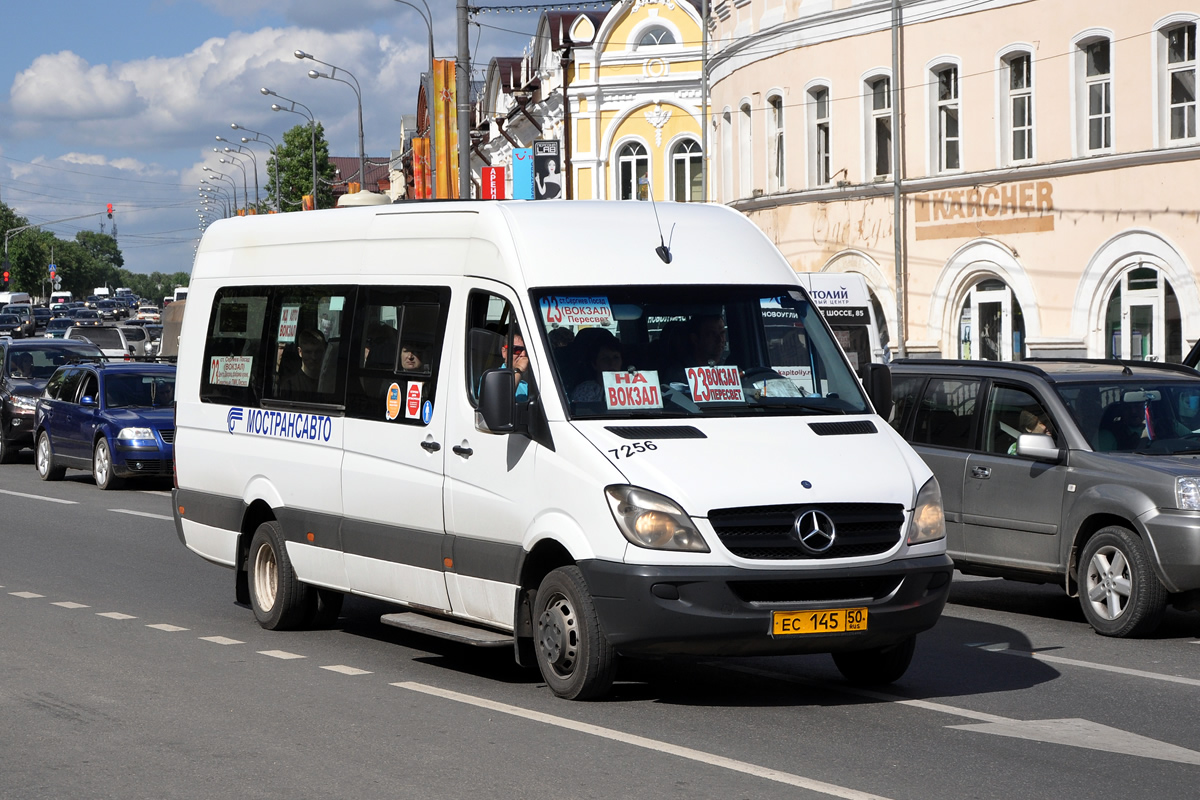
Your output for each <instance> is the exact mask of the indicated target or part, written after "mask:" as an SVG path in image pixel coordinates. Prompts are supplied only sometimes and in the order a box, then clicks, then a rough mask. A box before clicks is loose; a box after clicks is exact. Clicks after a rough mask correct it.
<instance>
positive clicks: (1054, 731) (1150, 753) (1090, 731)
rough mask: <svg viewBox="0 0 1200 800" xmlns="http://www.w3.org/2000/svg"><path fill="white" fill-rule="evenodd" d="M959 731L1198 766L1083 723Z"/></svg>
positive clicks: (1188, 756)
mask: <svg viewBox="0 0 1200 800" xmlns="http://www.w3.org/2000/svg"><path fill="white" fill-rule="evenodd" d="M948 727H951V728H955V729H957V730H960V731H975V732H977V733H991V734H994V735H996V736H1009V737H1012V738H1014V739H1031V740H1033V741H1035V742H1049V743H1050V744H1065V745H1068V746H1071V747H1085V748H1087V749H1089V750H1102V751H1104V752H1106V753H1121V754H1122V755H1127V756H1140V757H1142V758H1154V759H1158V760H1159V761H1174V762H1177V763H1180V764H1200V753H1197V752H1196V751H1195V750H1188V749H1186V748H1183V747H1176V746H1175V745H1173V744H1167V743H1166V742H1160V741H1158V740H1156V739H1151V738H1149V737H1146V736H1138V735H1137V734H1136V733H1130V732H1129V731H1123V730H1121V729H1120V728H1110V727H1108V726H1107V725H1101V724H1100V723H1098V722H1092V721H1091V720H1086V719H1033V720H1029V721H1027V722H1021V721H1013V722H988V723H984V724H982V725H950V726H948Z"/></svg>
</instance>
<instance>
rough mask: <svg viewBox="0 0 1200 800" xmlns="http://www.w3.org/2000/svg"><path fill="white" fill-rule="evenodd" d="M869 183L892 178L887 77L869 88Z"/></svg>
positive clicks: (867, 136)
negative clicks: (889, 176)
mask: <svg viewBox="0 0 1200 800" xmlns="http://www.w3.org/2000/svg"><path fill="white" fill-rule="evenodd" d="M866 100H867V135H866V139H865V141H866V143H867V154H866V155H867V179H868V180H874V179H875V178H886V177H887V176H888V175H891V174H892V80H891V78H889V77H887V76H886V75H884V76H883V77H879V78H871V79H870V80H868V81H867V85H866Z"/></svg>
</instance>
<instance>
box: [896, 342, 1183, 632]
mask: <svg viewBox="0 0 1200 800" xmlns="http://www.w3.org/2000/svg"><path fill="white" fill-rule="evenodd" d="M892 397H893V399H894V401H895V408H894V410H893V413H892V419H891V424H892V426H893V427H894V428H895V429H896V430H897V431H898V432H899V433H900V434H901V435H902V436H904V438H905V439H907V440H908V442H909V443H910V444H912V446H913V448H914V449H915V450H916V451H917V452H918V453H919V454H920V455H921V457H922V458H923V459H924V460H925V462H926V463H927V464H928V465H929V467H930V468H931V469H932V470H933V472H934V474H935V475H936V476H937V479H938V483H939V484H940V485H941V489H942V500H943V503H944V505H945V511H946V544H947V550H948V551H949V554H950V556H951V558H953V559H954V565H955V567H956V568H957V569H958V570H960V571H961V572H963V573H966V574H972V575H988V576H999V577H1004V578H1011V579H1016V580H1022V581H1035V582H1056V583H1061V584H1062V585H1063V587H1064V588H1065V589H1066V591H1067V593H1068V594H1070V595H1071V596H1078V597H1079V601H1080V605H1081V606H1082V607H1083V613H1084V615H1085V616H1086V617H1087V620H1088V622H1089V623H1091V625H1092V627H1093V628H1095V629H1096V631H1097V632H1099V633H1102V634H1104V635H1106V636H1144V635H1146V634H1149V633H1150V632H1151V631H1153V630H1154V629H1155V628H1156V627H1157V626H1158V623H1159V622H1160V620H1161V619H1162V616H1163V613H1164V611H1165V610H1166V607H1167V604H1168V603H1174V604H1175V605H1177V606H1179V607H1181V608H1186V609H1192V610H1198V609H1200V375H1198V374H1197V373H1196V372H1195V371H1194V370H1191V369H1188V368H1187V367H1183V366H1180V365H1172V364H1155V363H1149V362H1141V361H1138V362H1116V361H1083V360H1079V361H1073V360H1055V361H1050V360H1045V361H1043V360H1032V361H1024V362H985V361H949V360H947V361H940V360H902V361H897V362H895V363H894V364H893V365H892Z"/></svg>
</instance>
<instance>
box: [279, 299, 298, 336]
mask: <svg viewBox="0 0 1200 800" xmlns="http://www.w3.org/2000/svg"><path fill="white" fill-rule="evenodd" d="M299 322H300V306H284V307H283V308H282V309H280V311H279V343H280V344H288V343H291V342H294V341H296V325H297V324H299Z"/></svg>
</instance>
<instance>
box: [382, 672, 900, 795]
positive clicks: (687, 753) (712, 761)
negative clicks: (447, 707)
mask: <svg viewBox="0 0 1200 800" xmlns="http://www.w3.org/2000/svg"><path fill="white" fill-rule="evenodd" d="M392 686H398V687H400V688H401V689H409V690H411V691H414V692H422V693H424V694H428V695H433V696H435V697H441V698H444V699H446V700H453V701H455V702H458V703H465V704H467V705H472V706H477V707H478V708H486V709H488V710H490V711H498V712H500V713H502V714H511V715H512V716H514V717H521V718H523V719H528V720H532V721H534V722H542V723H545V724H546V725H554V726H556V727H559V728H566V729H567V730H573V731H577V732H579V733H586V734H588V735H590V736H598V737H600V738H602V739H609V740H611V741H614V742H621V743H623V744H628V745H632V746H634V747H642V748H645V749H647V750H654V751H657V752H659V753H666V754H668V755H673V756H678V757H679V758H686V759H688V760H690V761H698V762H700V763H701V764H707V765H709V766H714V767H721V768H723V769H728V770H732V771H733V772H740V773H742V774H745V775H752V776H754V777H756V778H763V779H765V780H769V781H775V782H776V783H783V784H786V785H788V786H797V787H799V788H801V789H808V790H809V791H813V792H820V793H821V794H828V795H832V796H833V797H842V798H846V799H847V800H883V799H882V798H880V796H879V795H875V794H869V793H867V792H860V791H857V790H855V789H849V788H847V787H845V786H837V785H836V784H832V783H825V782H824V781H818V780H814V779H813V778H805V777H803V776H801V775H793V774H791V773H790V772H781V771H780V770H776V769H769V768H767V767H760V766H758V765H757V764H750V763H747V762H745V761H737V760H735V759H732V758H726V757H724V756H719V755H716V754H714V753H706V752H704V751H702V750H693V749H692V748H690V747H680V746H679V745H674V744H669V743H668V742H660V741H658V740H656V739H648V738H646V737H644V736H637V735H634V734H631V733H625V732H623V731H617V730H613V729H612V728H602V727H600V726H599V725H590V724H588V723H586V722H577V721H575V720H573V719H566V718H565V717H557V716H554V715H552V714H544V713H542V712H540V711H531V710H530V709H527V708H521V707H519V706H510V705H508V704H507V703H497V702H496V701H494V700H486V699H484V698H482V697H475V696H473V695H468V694H460V693H458V692H452V691H450V690H448V689H439V688H437V687H434V686H427V685H425V684H422V683H414V682H412V681H404V682H402V683H393V684H392Z"/></svg>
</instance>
